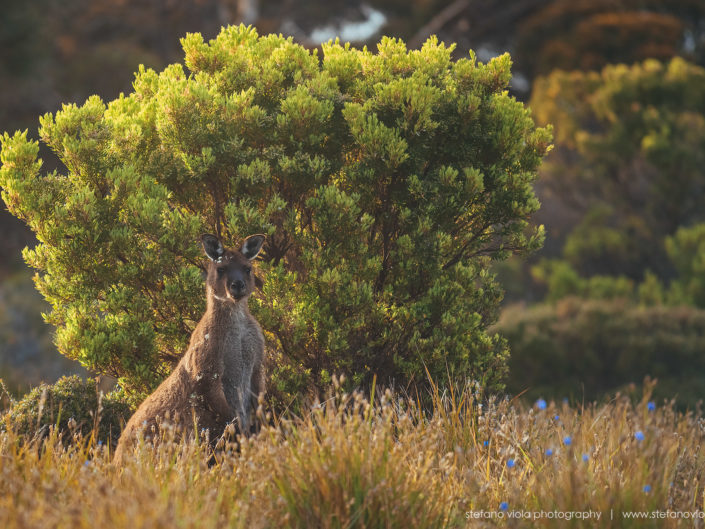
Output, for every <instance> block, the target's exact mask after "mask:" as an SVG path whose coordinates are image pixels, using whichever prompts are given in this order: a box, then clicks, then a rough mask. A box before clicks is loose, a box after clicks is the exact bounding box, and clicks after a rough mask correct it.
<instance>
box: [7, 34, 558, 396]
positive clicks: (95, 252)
mask: <svg viewBox="0 0 705 529" xmlns="http://www.w3.org/2000/svg"><path fill="white" fill-rule="evenodd" d="M183 46H184V50H185V55H186V60H185V62H186V66H187V68H188V70H189V72H190V73H186V71H185V70H184V68H183V67H182V66H181V65H179V64H174V65H171V66H169V67H168V68H166V69H165V70H164V71H163V72H162V73H159V74H158V73H156V72H154V71H152V70H147V69H144V68H141V69H140V71H139V73H138V74H137V76H136V79H135V82H134V92H133V93H131V94H129V95H127V96H121V97H120V98H118V99H116V100H114V101H112V102H110V103H109V104H107V105H105V104H104V103H103V102H102V101H101V100H100V99H99V98H98V97H91V98H89V99H88V101H87V102H86V103H85V104H84V105H83V106H82V107H77V106H74V105H66V106H64V108H63V109H62V110H61V111H60V112H57V113H56V114H55V115H46V116H45V117H44V118H42V120H41V124H42V127H41V130H40V134H41V138H42V140H43V141H44V142H46V143H47V144H48V145H49V146H50V147H51V148H52V149H53V150H54V151H55V152H56V153H57V154H58V155H59V157H60V158H61V159H62V160H63V162H64V163H65V164H66V167H67V171H66V172H65V173H63V174H59V173H50V174H42V173H41V161H38V160H37V152H38V145H37V144H36V143H34V142H32V141H29V140H28V139H27V137H26V134H22V133H16V134H15V135H14V136H9V135H7V134H6V135H5V136H4V138H3V140H2V163H3V165H2V169H1V170H0V185H2V186H3V188H4V190H3V195H2V196H3V198H4V200H5V202H6V203H7V205H8V208H9V209H10V211H12V212H13V213H14V214H15V215H17V216H19V217H20V218H22V219H24V220H25V221H26V222H27V223H28V224H29V226H30V227H31V228H32V229H33V230H34V231H35V232H36V234H37V237H38V239H39V240H40V241H41V243H40V244H39V245H38V246H37V247H36V248H34V249H32V250H27V251H26V252H25V258H26V260H27V262H28V263H29V264H30V265H31V266H33V267H34V268H36V269H37V270H38V271H39V274H38V276H37V278H36V282H37V286H38V288H39V289H40V291H41V292H42V294H43V295H44V296H45V297H46V299H47V300H48V301H49V302H50V303H51V304H52V307H53V310H52V312H51V314H49V316H48V320H49V321H50V322H51V323H53V324H54V325H55V326H56V327H57V344H58V347H59V350H60V351H61V352H62V353H63V354H65V355H67V356H69V357H71V358H75V359H77V360H79V361H80V362H81V363H82V364H83V365H85V366H87V367H89V368H91V369H93V370H96V371H98V372H101V373H108V374H112V375H115V376H117V377H121V380H120V382H121V384H122V386H123V387H124V388H125V389H126V390H127V391H128V392H130V393H132V394H133V395H134V394H135V393H136V394H139V393H140V392H144V391H147V390H149V389H150V388H154V387H155V386H156V385H157V384H158V382H159V381H160V380H161V379H162V378H163V377H164V376H165V375H166V374H167V373H168V372H169V370H170V369H171V366H172V365H173V362H174V361H175V360H177V359H178V358H179V356H180V355H181V354H182V352H183V350H184V349H185V347H186V344H187V342H188V339H189V335H190V333H191V331H192V330H193V328H194V325H195V322H196V321H197V320H198V319H199V318H200V316H201V314H202V312H203V310H204V306H205V296H204V293H203V282H202V277H201V270H202V269H203V256H202V252H201V249H200V247H199V244H198V243H197V240H198V235H199V234H200V233H202V232H212V233H218V234H220V235H221V236H222V237H223V238H224V240H225V242H226V244H228V245H234V244H236V243H237V242H238V241H239V240H240V239H241V238H242V237H243V236H246V235H249V234H250V233H256V232H262V233H266V234H268V239H267V243H266V246H265V254H264V261H263V262H262V263H261V264H260V267H259V268H260V274H261V275H262V276H263V277H264V278H265V281H264V287H263V291H262V294H261V296H256V299H253V300H251V301H250V307H251V310H252V312H253V313H254V314H255V316H256V317H257V318H258V320H259V321H260V323H261V324H262V326H263V328H264V329H265V332H266V335H267V339H268V344H269V347H270V348H271V353H272V358H273V361H272V365H273V369H272V372H271V377H272V381H271V383H270V385H269V387H270V388H273V390H274V391H275V392H278V393H280V394H281V395H283V396H286V397H288V396H290V395H292V394H296V393H297V392H300V391H302V390H303V389H306V388H308V389H316V388H321V387H325V386H326V385H327V384H328V381H329V379H330V375H331V374H333V373H341V374H345V375H347V378H348V380H351V381H352V383H353V384H361V385H365V384H367V383H369V382H370V381H371V380H372V377H373V376H374V374H375V373H376V374H377V375H378V378H379V380H380V381H392V380H393V381H396V382H397V383H398V384H405V383H408V382H409V381H412V380H416V381H422V380H424V379H425V376H426V375H425V372H424V366H427V367H428V369H429V371H430V372H431V375H432V376H434V378H436V379H445V378H446V371H447V370H449V371H451V373H455V374H462V376H472V377H476V378H477V379H482V380H483V381H484V382H485V384H486V385H487V386H488V387H489V388H493V387H494V388H496V387H500V386H501V378H502V375H503V374H504V372H505V356H506V346H505V343H504V342H503V341H502V340H501V339H500V338H498V337H496V336H491V335H489V334H487V332H486V328H487V326H488V325H489V324H490V323H492V322H493V321H494V319H495V318H496V312H497V306H498V302H499V299H500V297H501V292H500V289H499V287H498V285H497V283H496V281H495V280H494V277H493V275H492V274H490V273H489V272H488V267H489V262H490V260H491V259H502V258H504V257H506V256H507V255H508V254H509V253H512V252H514V253H524V252H526V251H529V250H531V249H535V248H537V247H538V246H539V245H540V244H541V241H542V229H535V230H527V218H528V217H529V215H530V214H531V213H532V212H534V211H535V210H536V209H537V208H538V202H537V200H536V198H535V196H534V192H533V189H532V182H533V181H534V179H535V177H536V169H537V166H538V164H539V162H540V160H541V157H542V156H543V154H544V153H545V152H546V150H547V149H548V146H549V142H550V132H549V131H547V130H546V129H540V128H536V127H535V125H534V123H533V121H532V119H531V117H530V115H529V112H528V110H527V109H526V108H525V107H524V106H523V105H522V104H521V103H519V102H517V101H516V100H515V99H513V98H512V97H510V96H509V95H508V94H507V92H506V87H507V83H508V81H509V79H510V77H511V74H510V64H511V62H510V59H509V56H508V55H503V56H501V57H497V58H495V59H493V60H491V61H490V62H489V63H488V64H481V63H477V62H476V60H475V56H474V54H471V56H470V58H465V59H461V60H459V61H457V62H453V61H451V51H452V47H446V46H444V45H443V44H439V43H438V42H437V41H436V40H433V39H432V40H429V41H428V42H426V44H425V45H424V46H423V49H422V50H420V51H407V50H406V47H405V45H404V43H403V42H401V41H397V40H394V39H389V38H385V39H383V40H382V41H381V42H380V44H379V45H378V50H377V53H372V52H371V51H369V50H367V49H364V50H362V51H361V50H356V49H353V48H350V47H349V46H347V45H346V46H341V45H339V44H338V43H329V44H327V45H324V46H323V58H322V60H319V57H318V56H317V53H316V52H313V53H312V52H309V51H307V50H305V49H304V48H302V47H301V46H298V45H296V44H294V43H293V42H292V40H291V39H286V38H284V37H282V36H276V35H269V36H265V37H259V36H258V35H257V34H256V32H255V31H254V30H253V29H251V28H245V27H244V26H240V27H229V28H226V29H224V30H223V31H222V32H221V34H220V35H219V36H218V37H217V38H216V39H214V40H212V41H211V42H210V43H205V42H204V41H203V39H202V37H201V36H200V35H198V34H190V35H188V36H187V37H186V38H185V39H183Z"/></svg>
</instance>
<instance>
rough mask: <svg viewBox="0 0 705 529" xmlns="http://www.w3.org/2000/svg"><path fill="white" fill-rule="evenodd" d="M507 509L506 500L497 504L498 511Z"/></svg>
mask: <svg viewBox="0 0 705 529" xmlns="http://www.w3.org/2000/svg"><path fill="white" fill-rule="evenodd" d="M507 509H509V504H508V503H507V502H506V501H503V502H502V503H500V504H499V510H500V511H506V510H507Z"/></svg>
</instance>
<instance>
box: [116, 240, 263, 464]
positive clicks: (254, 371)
mask: <svg viewBox="0 0 705 529" xmlns="http://www.w3.org/2000/svg"><path fill="white" fill-rule="evenodd" d="M263 240H264V236H262V235H253V236H251V237H248V238H247V239H246V240H245V242H244V244H243V246H242V248H241V249H240V250H226V249H224V248H223V246H222V244H220V241H218V240H217V239H216V238H215V237H214V236H209V235H204V237H203V241H204V248H205V250H206V254H207V255H208V256H209V257H210V258H211V262H210V263H209V266H208V277H207V279H206V296H207V308H206V312H205V314H204V315H203V317H202V318H201V321H200V322H199V323H198V325H197V326H196V329H195V330H194V331H193V334H191V341H190V343H189V347H188V349H187V351H186V353H185V354H184V356H183V357H182V358H181V361H180V362H179V364H178V365H177V366H176V368H175V369H174V371H173V372H172V373H171V375H170V376H169V377H168V378H167V379H166V380H164V382H162V383H161V385H160V386H159V387H158V388H157V389H156V391H155V392H154V393H152V394H151V395H150V396H149V397H147V399H146V400H145V401H144V402H143V403H142V404H141V405H140V407H139V408H138V409H137V411H136V412H135V414H134V415H133V416H132V417H131V418H130V420H129V421H128V423H127V425H126V426H125V429H124V430H123V432H122V435H121V436H120V441H119V443H118V446H117V450H116V451H115V461H116V462H117V463H118V464H119V463H120V462H122V461H123V460H124V458H125V456H126V450H128V447H131V446H132V445H133V444H134V442H135V440H136V439H137V436H138V434H139V432H140V431H144V432H145V435H149V433H150V432H151V431H152V430H154V431H156V430H157V429H158V428H159V422H160V420H163V419H165V418H167V417H168V420H169V421H171V422H174V423H176V424H177V425H180V427H181V428H182V430H185V431H187V432H188V431H189V430H190V431H193V429H194V428H197V429H198V431H200V430H202V429H208V430H209V431H210V435H211V439H214V438H215V437H217V436H219V435H220V434H221V433H222V432H223V430H224V428H225V426H226V425H227V424H228V423H230V422H232V421H234V420H235V421H236V425H237V426H238V428H239V430H240V431H241V432H243V433H245V434H247V433H249V431H250V414H251V412H252V409H253V407H254V404H255V403H256V399H257V396H258V395H259V394H260V393H262V392H264V372H263V367H262V364H263V356H264V338H263V337H262V330H261V329H260V326H259V324H258V323H257V320H255V319H254V317H253V316H252V315H251V314H250V311H249V309H248V307H247V301H248V299H249V297H250V294H252V291H253V289H254V284H255V279H254V277H255V276H254V273H253V272H252V271H251V270H250V269H251V260H252V259H254V258H255V257H256V255H257V253H259V250H260V248H261V245H262V241H263ZM219 270H220V271H219Z"/></svg>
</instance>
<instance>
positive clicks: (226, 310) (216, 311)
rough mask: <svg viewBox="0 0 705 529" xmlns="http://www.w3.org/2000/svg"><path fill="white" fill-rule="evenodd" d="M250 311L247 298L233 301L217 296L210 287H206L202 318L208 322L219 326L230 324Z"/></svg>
mask: <svg viewBox="0 0 705 529" xmlns="http://www.w3.org/2000/svg"><path fill="white" fill-rule="evenodd" d="M249 313H250V311H249V309H248V307H247V298H244V299H241V300H240V301H238V302H236V303H234V302H233V301H232V300H231V299H228V298H221V297H220V296H217V295H216V294H215V293H214V292H213V290H212V289H210V288H209V289H208V292H207V297H206V313H205V314H204V316H203V319H204V320H206V321H208V322H209V323H210V324H212V325H215V326H219V325H225V326H228V327H229V326H230V325H231V324H232V323H235V322H237V321H238V320H241V319H244V318H246V317H247V316H248V315H249Z"/></svg>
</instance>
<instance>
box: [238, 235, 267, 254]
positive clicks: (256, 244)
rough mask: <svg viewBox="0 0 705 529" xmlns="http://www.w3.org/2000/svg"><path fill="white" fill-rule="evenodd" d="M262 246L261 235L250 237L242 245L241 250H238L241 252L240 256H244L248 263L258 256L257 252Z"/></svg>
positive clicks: (262, 236) (262, 238)
mask: <svg viewBox="0 0 705 529" xmlns="http://www.w3.org/2000/svg"><path fill="white" fill-rule="evenodd" d="M263 244H264V235H261V234H258V235H250V236H249V237H248V238H247V239H245V241H244V242H243V243H242V248H240V251H241V252H242V255H244V256H245V257H247V258H248V259H249V260H250V261H252V259H254V258H255V257H257V255H258V254H259V251H260V250H261V249H262V245H263Z"/></svg>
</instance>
